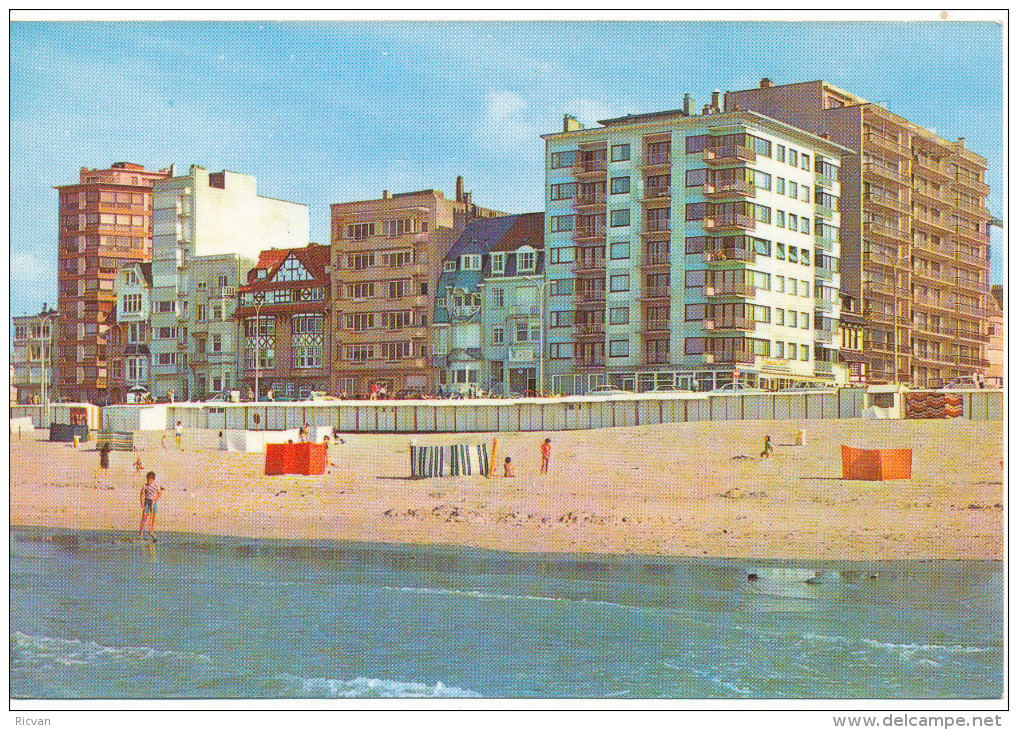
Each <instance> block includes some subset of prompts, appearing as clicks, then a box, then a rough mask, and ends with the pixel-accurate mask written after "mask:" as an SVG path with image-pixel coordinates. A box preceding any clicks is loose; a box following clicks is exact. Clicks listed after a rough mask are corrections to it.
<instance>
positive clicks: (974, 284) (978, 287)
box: [955, 276, 990, 294]
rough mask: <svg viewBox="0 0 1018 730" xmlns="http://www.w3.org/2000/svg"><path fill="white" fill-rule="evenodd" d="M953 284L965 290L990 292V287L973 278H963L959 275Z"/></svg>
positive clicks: (978, 292) (982, 292) (981, 292)
mask: <svg viewBox="0 0 1018 730" xmlns="http://www.w3.org/2000/svg"><path fill="white" fill-rule="evenodd" d="M955 286H957V287H958V288H959V289H965V290H966V291H970V292H976V293H977V294H989V293H990V287H989V286H988V285H986V284H984V283H983V282H981V281H977V280H974V279H965V278H963V277H960V276H959V277H958V279H957V280H956V282H955Z"/></svg>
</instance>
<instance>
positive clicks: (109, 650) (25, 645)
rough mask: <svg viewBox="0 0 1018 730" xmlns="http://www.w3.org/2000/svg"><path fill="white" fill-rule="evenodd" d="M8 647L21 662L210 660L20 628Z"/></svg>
mask: <svg viewBox="0 0 1018 730" xmlns="http://www.w3.org/2000/svg"><path fill="white" fill-rule="evenodd" d="M11 649H12V650H14V651H17V652H19V658H20V664H22V665H23V666H36V665H39V664H61V665H64V666H68V667H70V666H83V665H85V666H87V665H90V664H95V663H96V662H100V661H107V662H108V661H120V662H137V661H152V660H163V661H171V662H209V661H212V659H211V658H210V657H208V656H206V655H204V654H193V653H190V652H180V651H170V650H162V649H153V648H151V647H148V646H103V645H102V644H97V643H96V642H94V641H80V640H78V639H58V638H54V637H52V636H33V635H31V634H23V633H21V632H20V631H14V632H12V633H11Z"/></svg>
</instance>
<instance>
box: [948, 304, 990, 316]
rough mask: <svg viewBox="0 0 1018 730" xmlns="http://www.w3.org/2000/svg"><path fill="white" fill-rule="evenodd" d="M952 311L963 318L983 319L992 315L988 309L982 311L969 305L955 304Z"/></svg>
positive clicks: (980, 308)
mask: <svg viewBox="0 0 1018 730" xmlns="http://www.w3.org/2000/svg"><path fill="white" fill-rule="evenodd" d="M954 311H955V313H956V314H959V315H963V316H965V317H974V318H976V319H985V318H986V317H989V316H991V315H993V314H994V312H993V311H991V310H989V309H983V308H982V307H975V306H972V305H971V304H956V305H954Z"/></svg>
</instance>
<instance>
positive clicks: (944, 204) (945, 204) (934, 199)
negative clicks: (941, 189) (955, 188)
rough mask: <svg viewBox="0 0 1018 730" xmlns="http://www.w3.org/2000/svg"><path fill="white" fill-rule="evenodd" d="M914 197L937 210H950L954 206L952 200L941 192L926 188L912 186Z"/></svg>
mask: <svg viewBox="0 0 1018 730" xmlns="http://www.w3.org/2000/svg"><path fill="white" fill-rule="evenodd" d="M912 199H913V200H914V201H915V202H917V203H921V204H923V205H925V206H927V207H930V208H936V209H937V210H949V209H950V208H952V207H953V206H952V204H951V201H949V200H948V199H947V198H945V197H944V196H943V195H941V194H940V193H936V192H934V191H932V190H928V189H925V188H912Z"/></svg>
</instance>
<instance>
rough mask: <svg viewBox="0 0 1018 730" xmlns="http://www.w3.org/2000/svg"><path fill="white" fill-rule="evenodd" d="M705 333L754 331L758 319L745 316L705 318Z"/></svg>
mask: <svg viewBox="0 0 1018 730" xmlns="http://www.w3.org/2000/svg"><path fill="white" fill-rule="evenodd" d="M703 329H704V334H705V335H707V336H708V337H710V336H711V335H722V334H725V333H726V332H733V331H734V332H753V331H755V330H756V321H755V320H752V319H746V318H745V317H725V318H723V319H705V320H704V321H703Z"/></svg>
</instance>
